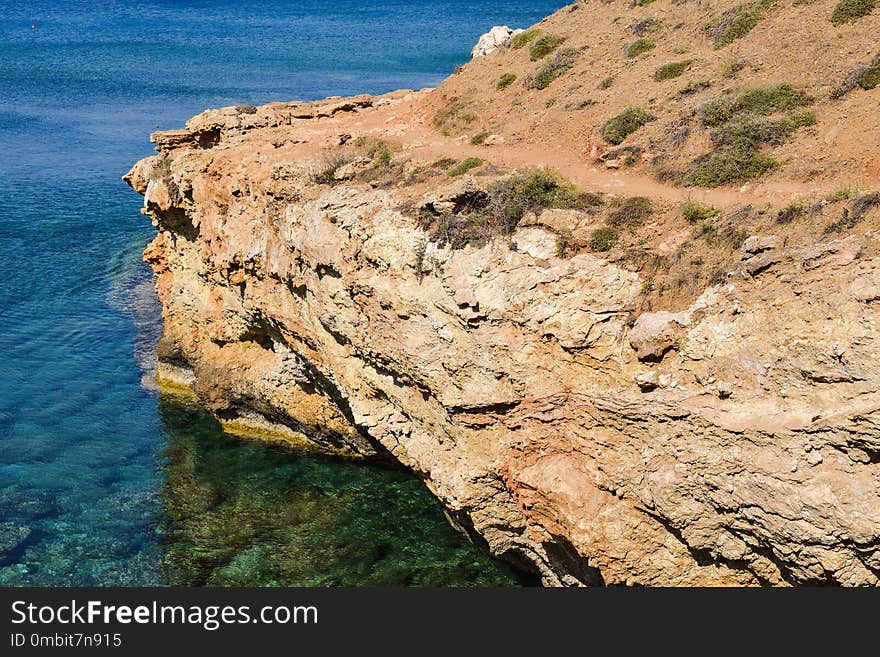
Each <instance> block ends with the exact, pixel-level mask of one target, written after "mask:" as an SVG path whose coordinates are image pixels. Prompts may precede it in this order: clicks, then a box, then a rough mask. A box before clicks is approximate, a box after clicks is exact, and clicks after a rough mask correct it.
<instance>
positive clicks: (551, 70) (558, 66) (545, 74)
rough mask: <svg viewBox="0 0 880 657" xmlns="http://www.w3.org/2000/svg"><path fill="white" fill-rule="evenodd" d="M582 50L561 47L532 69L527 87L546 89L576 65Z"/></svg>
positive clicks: (527, 79)
mask: <svg viewBox="0 0 880 657" xmlns="http://www.w3.org/2000/svg"><path fill="white" fill-rule="evenodd" d="M579 54H580V51H579V50H577V49H576V48H561V49H560V50H557V51H556V52H555V53H553V57H551V58H550V59H549V60H547V61H546V62H544V63H543V64H541V65H540V66H539V67H538V68H536V69H535V70H534V71H532V72H531V73H530V74H529V76H528V77H527V78H526V88H527V89H546V88H547V87H549V86H550V85H551V84H552V83H553V81H554V80H556V79H557V78H559V77H561V76H562V75H563V74H564V73H565V72H566V71H568V69H570V68H571V67H572V66H574V63H575V62H576V61H577V58H578V55H579Z"/></svg>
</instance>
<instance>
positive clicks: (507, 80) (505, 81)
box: [495, 73, 516, 91]
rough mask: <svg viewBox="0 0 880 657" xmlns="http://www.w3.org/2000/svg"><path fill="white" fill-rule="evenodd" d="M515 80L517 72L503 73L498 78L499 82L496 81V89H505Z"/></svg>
mask: <svg viewBox="0 0 880 657" xmlns="http://www.w3.org/2000/svg"><path fill="white" fill-rule="evenodd" d="M514 82H516V73H503V74H502V75H501V77H500V78H498V82H496V83H495V89H496V90H497V91H503V90H504V89H507V87H509V86H510V85H512V84H513V83H514Z"/></svg>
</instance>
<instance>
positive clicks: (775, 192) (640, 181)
mask: <svg viewBox="0 0 880 657" xmlns="http://www.w3.org/2000/svg"><path fill="white" fill-rule="evenodd" d="M428 93H429V90H425V91H420V92H414V93H412V94H410V95H408V96H404V97H403V98H399V99H395V100H393V101H391V102H388V103H385V104H382V105H379V106H377V107H373V108H370V109H366V110H361V111H359V112H357V114H355V115H352V114H347V113H346V114H338V115H336V116H334V117H333V118H329V119H322V120H320V121H314V122H311V123H312V125H310V126H309V128H308V129H307V132H308V137H309V140H308V141H309V143H308V144H307V145H304V146H305V148H304V149H303V151H306V152H308V153H309V154H312V155H314V154H315V153H317V152H319V151H320V150H322V149H324V148H327V147H329V146H331V145H332V144H334V143H335V142H336V140H337V138H338V135H339V134H340V133H342V132H349V133H357V134H372V135H376V136H380V137H384V138H387V139H391V140H394V141H396V142H398V143H400V144H401V145H402V146H403V148H404V150H405V151H406V152H408V153H409V154H411V155H413V156H416V157H418V158H420V159H424V160H427V161H433V160H437V159H440V158H452V159H464V158H466V157H471V156H473V157H479V158H482V159H484V160H486V161H487V162H490V163H493V164H496V165H500V166H502V167H503V168H505V169H521V168H526V167H551V168H553V169H556V170H557V171H559V172H560V173H561V174H562V175H563V176H565V177H566V178H568V179H569V180H571V181H572V182H574V183H575V184H576V185H577V186H578V187H580V188H582V189H584V190H586V191H601V192H606V193H612V194H618V195H621V196H647V197H650V198H657V199H665V200H668V201H673V202H677V201H682V200H685V199H693V200H695V201H700V202H703V203H709V204H712V205H717V206H720V207H727V206H731V205H745V204H753V205H764V204H768V203H775V204H783V203H787V202H789V201H791V200H792V199H794V198H798V197H806V196H810V195H816V196H818V195H824V194H827V193H829V192H830V191H831V190H830V189H824V188H822V187H821V186H816V185H815V184H809V183H803V184H798V183H792V182H768V183H759V184H748V185H745V186H744V187H742V188H739V189H734V188H716V189H702V188H680V187H673V186H671V185H667V184H664V183H661V182H659V181H657V180H655V179H653V178H650V177H648V176H646V175H642V174H638V173H633V172H628V171H620V170H613V169H606V168H604V167H603V165H602V164H601V163H596V162H594V161H593V159H592V158H591V157H590V154H589V153H588V152H585V151H583V150H580V149H579V148H578V147H575V148H573V149H572V150H571V151H569V152H562V151H560V150H557V149H550V148H547V147H542V146H540V145H535V144H529V143H522V142H520V143H516V144H498V145H493V146H475V145H473V144H471V143H470V141H469V139H468V138H467V137H458V138H454V137H444V136H443V135H441V134H439V133H438V132H437V131H436V130H434V129H433V127H432V126H431V125H430V123H431V122H430V118H429V109H428V108H427V107H426V106H427V103H426V102H425V101H426V94H428ZM304 154H306V153H304Z"/></svg>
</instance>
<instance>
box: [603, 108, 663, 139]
mask: <svg viewBox="0 0 880 657" xmlns="http://www.w3.org/2000/svg"><path fill="white" fill-rule="evenodd" d="M656 120H657V117H656V116H654V115H653V114H649V113H648V112H646V111H645V110H643V109H641V108H640V107H631V108H629V109H628V110H626V111H625V112H622V113H621V114H618V115H617V116H615V117H614V118H612V119H609V120H608V121H607V122H606V123H605V125H603V126H602V128H601V130H600V131H599V134H601V135H602V137H603V138H604V139H605V141H607V142H609V143H611V144H614V145H615V146H616V145H617V144H619V143H621V142H622V141H623V140H624V139H626V138H627V137H629V136H630V135H631V134H632V133H634V132H635V131H636V130H638V129H639V128H641V127H642V126H643V125H645V124H647V123H650V122H651V121H656Z"/></svg>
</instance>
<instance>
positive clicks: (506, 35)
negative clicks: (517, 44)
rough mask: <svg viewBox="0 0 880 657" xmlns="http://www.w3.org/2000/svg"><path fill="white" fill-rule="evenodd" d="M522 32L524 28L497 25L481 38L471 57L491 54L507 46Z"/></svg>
mask: <svg viewBox="0 0 880 657" xmlns="http://www.w3.org/2000/svg"><path fill="white" fill-rule="evenodd" d="M520 32H522V30H511V29H510V28H509V27H507V26H506V25H496V26H495V27H493V28H492V29H491V30H489V31H488V32H486V33H485V34H484V35H482V36H481V37H480V38H479V40H478V41H477V45H475V46H474V48H473V50H471V59H476V58H477V57H485V56H486V55H491V54H492V53H493V52H495V51H496V50H498V49H499V48H507V47H508V46H510V41H511V39H513V37H514V35H516V34H519V33H520Z"/></svg>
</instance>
